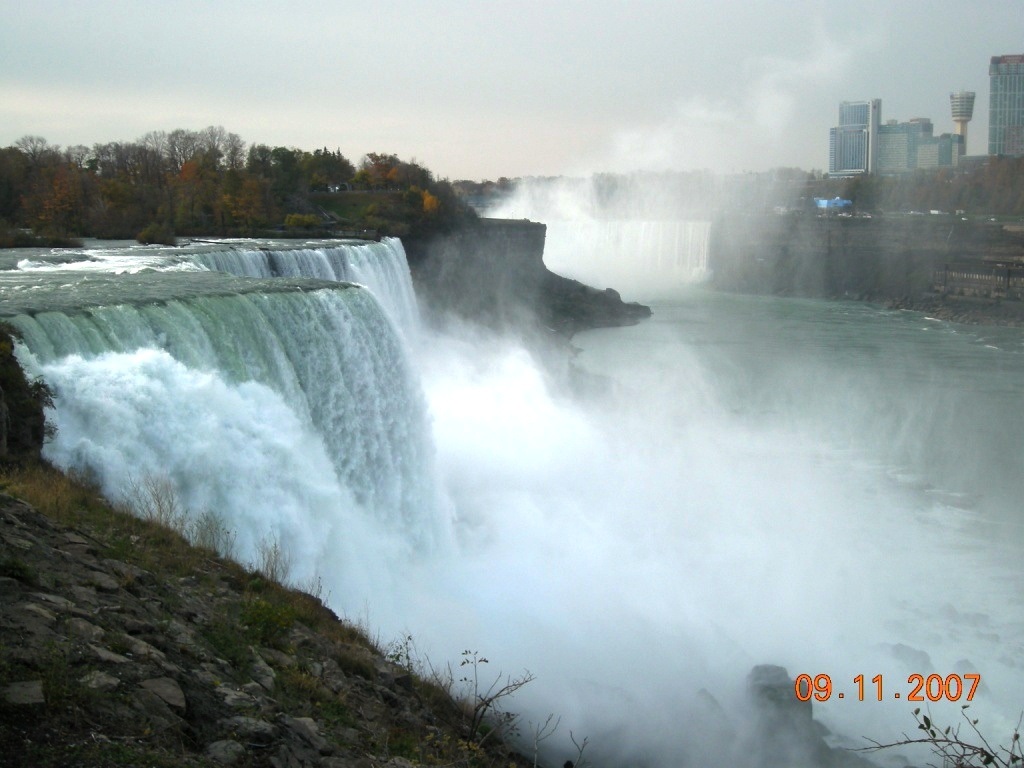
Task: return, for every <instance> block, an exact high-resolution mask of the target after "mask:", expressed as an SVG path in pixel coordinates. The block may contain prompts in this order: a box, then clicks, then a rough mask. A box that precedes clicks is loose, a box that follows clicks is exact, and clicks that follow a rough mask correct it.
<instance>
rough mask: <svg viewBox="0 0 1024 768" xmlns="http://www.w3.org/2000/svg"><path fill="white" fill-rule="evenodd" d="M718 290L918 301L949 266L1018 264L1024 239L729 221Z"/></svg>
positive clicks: (718, 243)
mask: <svg viewBox="0 0 1024 768" xmlns="http://www.w3.org/2000/svg"><path fill="white" fill-rule="evenodd" d="M709 251H710V256H709V261H710V267H711V269H712V271H713V274H714V278H713V281H714V285H715V287H717V288H721V289H724V290H733V291H742V292H746V293H771V294H780V295H793V296H806V297H842V298H853V299H865V300H872V301H887V300H893V299H901V300H910V301H914V300H917V299H919V298H921V297H923V296H926V295H928V294H931V293H934V292H935V290H936V274H937V273H941V271H942V269H943V267H944V265H946V264H949V263H972V262H973V263H982V262H1006V263H1012V262H1015V261H1018V260H1021V259H1024V240H1022V238H1021V237H1020V235H1019V234H1018V233H1015V232H1013V231H1011V230H1009V229H1006V228H1004V227H1002V226H1000V225H998V224H991V223H988V222H984V223H979V222H973V221H963V220H962V219H960V218H958V217H954V216H947V215H943V216H931V215H921V216H905V217H898V218H889V217H886V218H870V219H869V218H839V217H824V218H821V217H816V216H813V215H807V214H804V215H794V214H789V215H781V216H776V215H765V216H729V217H722V218H719V219H717V220H716V221H714V223H713V224H712V230H711V240H710V244H709Z"/></svg>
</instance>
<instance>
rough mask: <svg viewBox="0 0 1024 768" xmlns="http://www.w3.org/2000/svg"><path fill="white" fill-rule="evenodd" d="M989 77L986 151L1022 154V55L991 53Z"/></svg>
mask: <svg viewBox="0 0 1024 768" xmlns="http://www.w3.org/2000/svg"><path fill="white" fill-rule="evenodd" d="M988 79H989V88H990V91H989V99H988V153H989V154H990V155H1013V156H1016V157H1019V156H1021V155H1024V54H1016V55H1013V56H993V57H992V61H991V63H990V64H989V67H988Z"/></svg>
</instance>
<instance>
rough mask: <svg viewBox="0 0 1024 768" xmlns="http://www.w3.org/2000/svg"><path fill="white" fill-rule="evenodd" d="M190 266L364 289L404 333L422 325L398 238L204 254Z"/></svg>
mask: <svg viewBox="0 0 1024 768" xmlns="http://www.w3.org/2000/svg"><path fill="white" fill-rule="evenodd" d="M191 260H192V261H193V262H195V263H196V264H198V265H200V266H202V267H204V268H206V269H211V270H217V271H220V272H227V273H229V274H232V275H240V276H243V277H313V278H318V279H320V280H334V281H339V282H351V283H360V284H362V285H365V286H366V287H367V288H369V289H370V290H371V291H373V293H374V295H375V296H376V297H377V299H378V301H380V303H381V305H382V306H383V307H384V308H385V310H386V311H387V312H388V314H389V315H390V316H391V318H392V319H393V320H394V321H395V323H396V324H397V325H398V327H399V328H402V329H403V330H405V331H406V332H414V331H415V329H416V327H417V324H418V313H417V309H416V295H415V293H414V291H413V287H412V278H411V277H410V275H409V265H408V263H407V261H406V257H405V249H404V248H403V247H402V241H401V240H399V239H398V238H395V237H386V238H384V239H383V240H381V242H379V243H358V244H356V243H340V244H332V245H319V246H316V247H305V248H261V249H250V248H231V249H227V250H216V251H203V252H200V253H197V254H195V255H194V256H193V257H192V259H191Z"/></svg>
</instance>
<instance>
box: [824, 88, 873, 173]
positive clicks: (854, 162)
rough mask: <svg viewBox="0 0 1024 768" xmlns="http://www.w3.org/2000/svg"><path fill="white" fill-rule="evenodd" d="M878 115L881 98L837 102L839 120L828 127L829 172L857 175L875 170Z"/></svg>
mask: <svg viewBox="0 0 1024 768" xmlns="http://www.w3.org/2000/svg"><path fill="white" fill-rule="evenodd" d="M881 116H882V100H881V99H872V100H870V101H844V102H841V103H840V104H839V124H838V125H837V126H836V127H834V128H832V129H831V130H830V131H829V145H828V173H829V176H858V175H860V174H864V173H873V172H874V171H875V166H876V164H877V162H878V128H879V124H880V122H881Z"/></svg>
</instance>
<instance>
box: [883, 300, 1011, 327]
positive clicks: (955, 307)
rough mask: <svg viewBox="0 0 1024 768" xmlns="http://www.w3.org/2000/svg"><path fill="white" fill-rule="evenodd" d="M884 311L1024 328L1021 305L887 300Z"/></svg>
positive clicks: (959, 301)
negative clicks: (906, 312) (903, 311)
mask: <svg viewBox="0 0 1024 768" xmlns="http://www.w3.org/2000/svg"><path fill="white" fill-rule="evenodd" d="M885 307H886V308H887V309H906V310H911V311H914V312H922V313H924V314H927V315H929V316H931V317H936V318H938V319H940V320H947V321H949V322H952V323H962V324H964V325H994V326H1002V327H1005V328H1024V302H1021V301H1013V300H1002V299H986V298H975V297H968V296H949V295H944V296H930V297H922V298H919V299H908V298H901V299H890V300H888V301H887V302H885Z"/></svg>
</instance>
